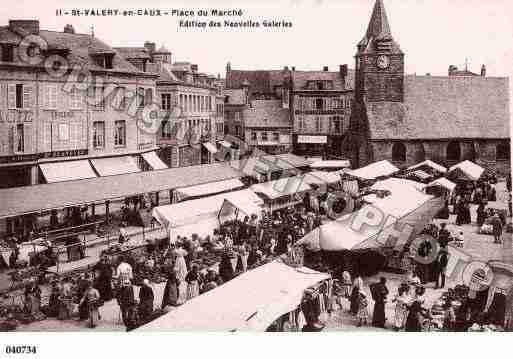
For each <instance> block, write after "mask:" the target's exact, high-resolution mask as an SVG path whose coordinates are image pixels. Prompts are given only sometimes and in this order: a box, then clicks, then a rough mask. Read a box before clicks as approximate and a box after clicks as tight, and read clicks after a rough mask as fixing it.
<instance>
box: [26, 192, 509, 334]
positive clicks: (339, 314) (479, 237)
mask: <svg viewBox="0 0 513 359" xmlns="http://www.w3.org/2000/svg"><path fill="white" fill-rule="evenodd" d="M496 189H497V201H496V202H489V203H488V207H492V208H499V209H506V208H507V192H506V188H505V183H503V182H500V183H498V184H497V185H496ZM476 209H477V206H475V205H473V206H471V213H472V221H473V223H472V224H468V225H462V226H457V225H456V224H455V219H456V218H455V217H456V216H455V215H451V217H450V218H449V220H444V222H446V223H448V226H447V227H448V229H449V230H450V231H451V232H452V233H453V234H456V231H459V230H461V231H463V233H464V236H465V244H464V247H463V251H464V252H466V253H468V254H470V255H471V256H473V257H474V258H477V259H481V260H485V261H486V260H492V259H495V260H497V259H498V260H502V259H503V258H504V257H505V254H507V255H508V256H509V257H508V258H511V257H512V254H513V247H512V245H511V244H512V234H511V233H504V234H503V242H504V243H505V244H503V245H499V244H495V243H493V236H491V235H483V234H479V233H478V232H477V225H476V224H475V220H476ZM97 247H98V248H96V247H93V248H90V249H88V251H87V255H88V256H91V257H96V256H97V255H99V253H100V252H101V250H103V249H105V247H102V246H97ZM381 276H384V277H385V278H387V286H388V289H389V291H390V295H389V299H390V300H389V301H388V302H387V303H386V305H385V313H386V317H387V319H388V322H387V330H392V324H391V322H392V320H393V317H394V310H395V304H394V303H392V302H391V298H393V296H394V295H395V294H396V293H397V288H398V286H399V284H400V283H401V282H403V281H404V275H401V274H393V273H385V272H383V273H379V274H377V275H375V276H373V277H369V278H364V284H365V286H364V287H365V288H366V290H367V293H368V294H369V296H370V292H369V290H368V285H369V284H370V283H374V282H377V281H378V280H379V278H380V277H381ZM447 280H448V281H447V286H446V288H449V287H453V286H455V285H456V284H461V283H457V282H452V281H451V279H450V278H447ZM152 285H153V289H154V293H155V307H159V306H160V303H161V301H162V295H163V291H164V285H165V284H164V283H160V284H152ZM134 288H136V297H137V291H138V287H134ZM444 291H445V290H444V289H435V288H434V283H430V284H428V285H427V286H426V294H425V300H426V307H430V306H431V304H433V303H434V302H435V301H437V300H438V299H439V298H440V296H441V294H442V293H443V292H444ZM369 302H370V304H369V311H370V313H372V310H373V305H374V304H373V301H372V300H371V301H369ZM346 306H347V308H342V309H341V310H337V311H336V312H335V313H333V314H332V315H331V316H330V317H329V318H328V320H327V322H326V328H325V330H326V331H344V330H351V331H384V329H378V328H373V327H370V326H363V327H357V326H356V319H355V318H354V317H353V316H352V315H350V314H349V313H347V311H346V310H347V309H348V307H349V304H348V303H346ZM100 312H101V315H102V320H101V321H100V323H99V325H98V327H97V328H95V329H89V328H87V327H86V323H85V322H80V321H77V320H66V321H60V320H57V319H46V320H43V321H40V322H34V323H31V324H28V325H20V326H19V328H18V331H52V332H67V331H123V330H125V329H124V326H123V324H122V322H121V319H120V318H121V317H120V312H119V307H118V305H117V303H116V301H115V300H112V301H110V302H107V303H105V304H104V306H103V307H102V308H101V309H100ZM199 315H201V314H199Z"/></svg>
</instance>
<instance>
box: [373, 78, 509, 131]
mask: <svg viewBox="0 0 513 359" xmlns="http://www.w3.org/2000/svg"><path fill="white" fill-rule="evenodd" d="M508 87H509V84H508V78H499V77H481V76H479V77H461V76H454V77H452V76H451V77H435V76H406V77H405V78H404V103H400V102H375V103H367V104H366V108H367V119H368V125H369V131H370V139H374V140H378V139H387V140H391V139H403V140H411V139H450V138H476V139H479V138H483V139H484V138H494V139H495V138H497V139H506V138H509V133H510V132H509V120H510V114H509V89H508Z"/></svg>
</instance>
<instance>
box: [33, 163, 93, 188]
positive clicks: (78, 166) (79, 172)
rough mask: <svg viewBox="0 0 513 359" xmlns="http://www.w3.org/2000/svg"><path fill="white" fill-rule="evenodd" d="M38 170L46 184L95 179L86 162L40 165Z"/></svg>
mask: <svg viewBox="0 0 513 359" xmlns="http://www.w3.org/2000/svg"><path fill="white" fill-rule="evenodd" d="M39 168H41V172H43V176H44V177H45V179H46V182H47V183H54V182H63V181H72V180H79V179H84V178H94V177H96V174H95V173H94V170H93V168H92V167H91V164H90V163H89V161H88V160H80V161H63V162H55V163H42V164H40V165H39Z"/></svg>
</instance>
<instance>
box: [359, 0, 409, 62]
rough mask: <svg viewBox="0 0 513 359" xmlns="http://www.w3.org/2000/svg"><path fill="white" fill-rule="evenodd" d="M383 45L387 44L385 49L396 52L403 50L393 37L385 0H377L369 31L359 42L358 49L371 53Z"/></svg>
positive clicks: (380, 48)
mask: <svg viewBox="0 0 513 359" xmlns="http://www.w3.org/2000/svg"><path fill="white" fill-rule="evenodd" d="M382 44H383V45H382ZM383 46H385V48H384V49H386V50H388V51H392V52H394V53H401V52H402V51H401V49H400V48H399V45H398V44H397V43H396V42H395V41H394V39H393V37H392V31H391V30H390V24H389V22H388V17H387V13H386V10H385V5H384V4H383V0H376V3H375V4H374V9H373V10H372V15H371V19H370V21H369V26H368V27H367V32H366V33H365V36H364V38H363V39H362V40H361V41H360V42H359V43H358V51H359V52H360V53H371V52H376V51H379V50H382V49H383Z"/></svg>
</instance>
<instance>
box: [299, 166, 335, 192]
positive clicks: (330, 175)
mask: <svg viewBox="0 0 513 359" xmlns="http://www.w3.org/2000/svg"><path fill="white" fill-rule="evenodd" d="M303 180H304V181H305V182H306V183H307V184H309V185H315V186H318V187H319V189H320V190H321V191H323V192H326V190H327V188H328V187H331V188H333V189H337V190H338V189H341V186H342V178H341V177H340V175H339V174H338V173H336V172H324V171H313V172H308V173H305V174H304V175H303Z"/></svg>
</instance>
